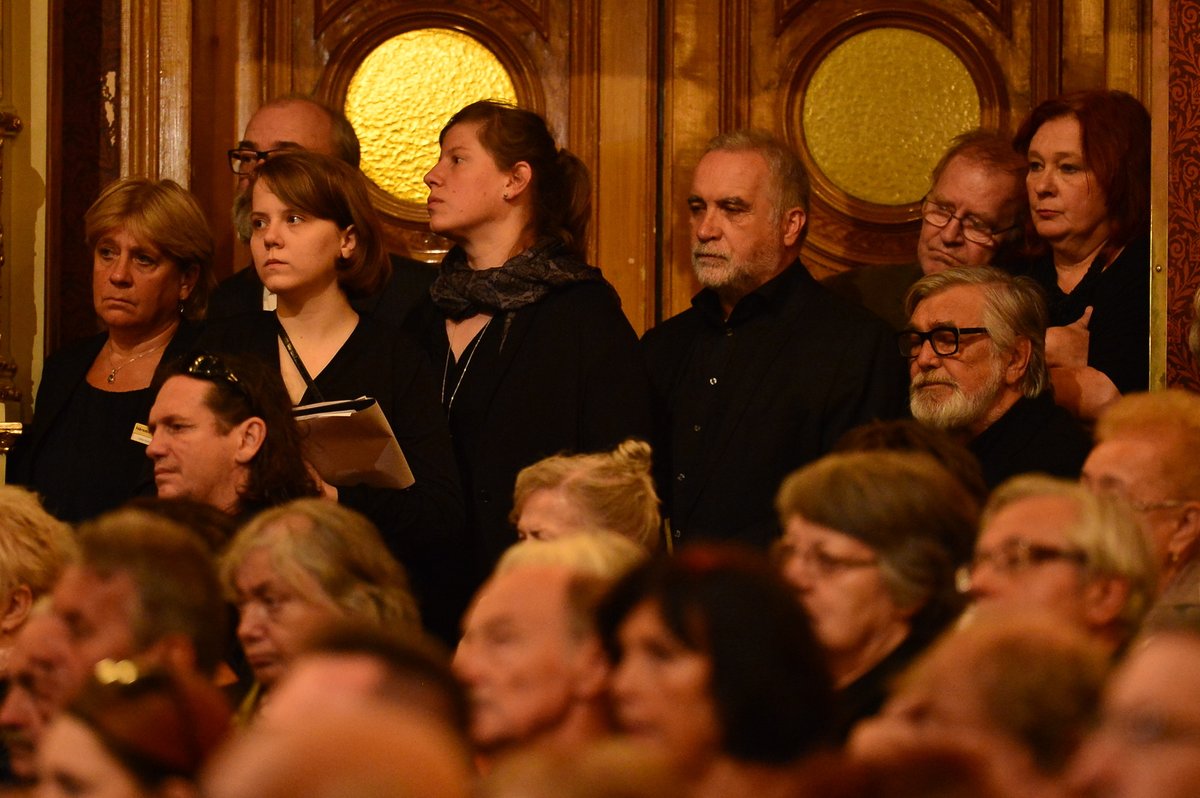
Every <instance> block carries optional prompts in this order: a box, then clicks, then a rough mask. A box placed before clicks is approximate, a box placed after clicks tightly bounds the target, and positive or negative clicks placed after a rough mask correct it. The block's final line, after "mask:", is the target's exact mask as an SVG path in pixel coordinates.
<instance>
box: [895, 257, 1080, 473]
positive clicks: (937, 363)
mask: <svg viewBox="0 0 1200 798" xmlns="http://www.w3.org/2000/svg"><path fill="white" fill-rule="evenodd" d="M904 307H905V310H906V311H907V313H908V315H909V324H908V327H907V328H906V329H904V330H902V331H900V332H899V333H897V334H896V340H897V342H898V344H899V347H900V353H901V354H902V355H904V356H905V357H907V358H908V361H909V367H908V371H909V376H910V377H911V385H910V387H909V407H910V408H911V410H912V414H913V418H915V419H917V420H918V421H920V422H922V423H924V424H928V425H930V426H932V427H937V428H939V429H943V430H946V431H947V432H950V433H951V434H952V435H954V436H956V437H958V438H959V439H960V440H962V441H963V442H964V443H965V444H966V445H967V447H968V448H969V449H970V450H971V451H972V452H973V453H974V454H975V456H976V457H978V458H979V462H980V465H981V466H982V467H983V477H984V481H986V482H987V484H988V487H989V488H991V487H995V486H996V485H998V484H1000V483H1001V482H1003V481H1004V480H1005V479H1007V478H1008V477H1011V476H1015V475H1017V474H1023V473H1026V472H1029V471H1041V472H1044V473H1047V474H1051V475H1054V476H1061V477H1068V478H1077V477H1078V476H1079V471H1080V468H1081V467H1082V465H1083V461H1084V459H1085V458H1086V457H1087V453H1088V449H1089V442H1088V436H1087V434H1086V433H1085V432H1084V430H1083V428H1082V427H1080V426H1079V424H1078V422H1076V421H1075V420H1074V419H1073V418H1072V417H1071V416H1070V414H1068V413H1067V412H1066V411H1064V410H1063V409H1061V408H1059V407H1058V406H1056V405H1055V404H1054V397H1053V395H1052V388H1051V387H1050V380H1049V376H1048V372H1047V367H1046V318H1047V317H1046V304H1045V300H1044V299H1043V297H1042V294H1041V289H1039V288H1038V287H1037V285H1036V284H1035V283H1033V282H1032V281H1031V280H1028V279H1026V278H1023V277H1014V276H1012V275H1010V274H1008V273H1007V272H1003V271H1000V270H999V269H993V268H990V267H979V268H974V269H950V270H948V271H944V272H940V273H938V274H931V275H927V276H925V277H923V278H921V279H920V280H918V281H917V282H916V283H915V284H914V285H913V287H912V288H911V289H910V290H909V292H908V296H906V297H905V301H904Z"/></svg>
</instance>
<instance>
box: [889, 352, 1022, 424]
mask: <svg viewBox="0 0 1200 798" xmlns="http://www.w3.org/2000/svg"><path fill="white" fill-rule="evenodd" d="M923 385H947V386H950V387H951V388H952V389H953V390H952V392H951V394H950V395H949V396H947V397H945V398H939V397H937V396H936V395H935V394H933V393H932V392H930V391H923V390H920V388H921V386H923ZM1003 387H1004V367H1003V364H1002V363H1001V362H1000V361H999V360H998V359H996V360H993V361H992V372H991V374H989V375H988V381H987V382H986V383H985V384H984V386H983V388H982V390H980V392H979V393H977V394H975V395H974V396H968V395H967V394H966V393H964V392H963V390H962V388H961V387H960V386H959V384H958V382H956V381H955V380H954V379H953V378H951V377H950V376H949V375H948V374H946V373H944V372H942V373H941V374H939V373H938V371H937V370H935V371H929V372H920V373H918V374H917V376H915V377H913V379H912V385H911V386H910V387H909V389H908V406H909V409H910V410H911V411H912V415H913V418H915V419H916V420H917V421H920V422H921V423H922V424H928V425H929V426H931V427H937V428H938V429H943V430H947V431H952V430H959V429H965V428H967V427H970V426H972V425H974V424H976V423H977V422H978V421H979V420H980V419H982V418H983V417H984V415H986V414H987V412H988V411H989V410H990V409H991V408H992V406H993V405H994V404H995V402H996V397H998V396H999V395H1000V391H1001V390H1002V388H1003Z"/></svg>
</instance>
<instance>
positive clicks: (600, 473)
mask: <svg viewBox="0 0 1200 798" xmlns="http://www.w3.org/2000/svg"><path fill="white" fill-rule="evenodd" d="M650 460H651V449H650V444H648V443H646V442H645V441H639V440H636V439H634V438H630V439H628V440H626V441H622V442H621V443H620V444H619V445H618V446H617V448H616V449H614V450H613V451H611V452H600V453H597V454H577V455H561V454H560V455H555V456H553V457H547V458H545V459H544V460H539V461H538V462H536V463H534V464H533V465H531V466H528V467H526V468H523V469H521V472H520V473H519V474H517V482H516V487H515V488H514V489H513V509H512V512H511V513H510V514H509V520H511V521H512V522H513V523H514V524H515V523H516V522H517V519H518V518H520V517H521V510H522V509H524V507H525V502H526V501H528V500H529V497H530V496H531V495H532V494H533V493H534V492H535V491H538V490H559V491H562V492H563V493H564V494H565V495H566V497H567V499H568V500H569V501H570V503H571V504H572V505H573V506H574V507H576V508H577V509H578V510H579V511H580V512H581V513H582V514H583V515H584V516H585V517H587V518H588V519H589V521H590V522H591V524H590V525H591V526H593V527H595V528H597V529H607V530H611V531H613V532H617V533H619V534H622V535H624V536H625V537H627V538H630V539H631V540H633V541H634V542H636V543H639V544H641V545H642V546H645V547H646V548H647V549H654V548H655V547H656V546H657V545H658V534H659V527H660V525H661V523H662V516H661V515H659V510H658V504H659V502H658V494H657V493H656V492H655V490H654V480H653V479H652V478H651V476H650Z"/></svg>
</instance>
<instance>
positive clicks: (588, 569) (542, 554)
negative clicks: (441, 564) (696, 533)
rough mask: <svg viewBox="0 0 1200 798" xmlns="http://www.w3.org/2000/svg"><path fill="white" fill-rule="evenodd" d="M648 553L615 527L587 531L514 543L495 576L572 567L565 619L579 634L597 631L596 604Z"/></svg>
mask: <svg viewBox="0 0 1200 798" xmlns="http://www.w3.org/2000/svg"><path fill="white" fill-rule="evenodd" d="M649 556H650V554H649V552H648V551H646V549H645V548H643V547H642V546H639V545H638V544H637V543H634V542H633V541H632V540H630V539H629V538H627V537H625V536H623V535H619V534H617V533H616V532H603V531H598V532H585V533H583V534H579V535H568V536H567V537H563V538H556V539H554V540H523V541H521V542H519V543H514V544H513V545H512V546H509V547H508V549H507V550H506V551H505V552H504V554H503V555H501V557H500V560H499V562H497V563H496V568H495V570H494V571H493V576H496V575H500V574H509V573H512V572H514V571H519V570H521V569H522V568H562V569H564V570H566V571H568V572H570V583H569V584H568V586H567V621H568V624H569V626H570V629H571V631H572V633H573V634H574V635H575V637H576V638H577V639H578V638H583V637H586V636H587V635H589V634H592V633H594V632H595V630H596V607H597V606H598V605H599V603H600V600H601V599H602V598H603V597H604V595H605V594H606V593H608V591H609V589H610V588H611V587H612V586H613V585H614V584H616V583H617V581H618V580H619V579H621V578H622V577H624V576H625V575H626V574H627V573H629V572H630V571H632V570H633V569H634V568H635V567H636V566H638V565H641V564H642V562H644V561H645V560H646V559H647V558H648V557H649Z"/></svg>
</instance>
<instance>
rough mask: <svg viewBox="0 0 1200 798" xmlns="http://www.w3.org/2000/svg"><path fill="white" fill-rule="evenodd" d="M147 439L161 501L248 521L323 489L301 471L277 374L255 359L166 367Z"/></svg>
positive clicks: (204, 358)
mask: <svg viewBox="0 0 1200 798" xmlns="http://www.w3.org/2000/svg"><path fill="white" fill-rule="evenodd" d="M149 433H150V436H151V437H150V441H149V444H148V445H147V446H146V456H147V457H149V458H150V459H151V460H152V461H154V483H155V485H156V486H157V488H158V495H159V497H160V498H168V499H172V498H185V499H192V500H194V501H199V502H203V503H205V504H210V505H212V506H213V507H216V508H217V509H218V510H221V511H222V512H226V513H229V514H231V515H234V516H238V517H241V518H249V517H250V516H251V515H253V514H254V513H256V512H258V511H259V510H262V509H264V508H266V507H271V506H274V505H277V504H283V503H284V502H286V501H290V500H291V499H298V498H301V497H303V496H316V495H320V494H321V490H322V488H323V487H324V485H323V483H319V482H316V481H315V480H319V477H315V476H314V475H313V473H312V472H310V471H309V469H308V467H307V465H306V464H305V461H304V458H303V455H302V453H301V448H300V432H299V430H298V429H297V427H296V421H295V418H294V417H293V416H292V405H291V401H290V400H289V398H288V394H287V389H286V388H284V387H283V378H282V377H280V376H279V370H278V369H277V368H271V367H269V366H267V365H265V364H263V363H261V362H260V361H258V360H256V359H254V358H252V357H248V356H235V355H221V356H220V357H217V356H216V355H210V354H204V353H198V354H194V355H189V356H188V357H186V358H184V359H183V360H180V361H177V362H175V363H173V364H171V365H170V366H168V367H167V369H166V370H165V372H164V377H163V379H162V382H161V383H160V384H159V388H158V394H157V396H156V397H155V400H154V406H153V407H151V408H150V424H149Z"/></svg>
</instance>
